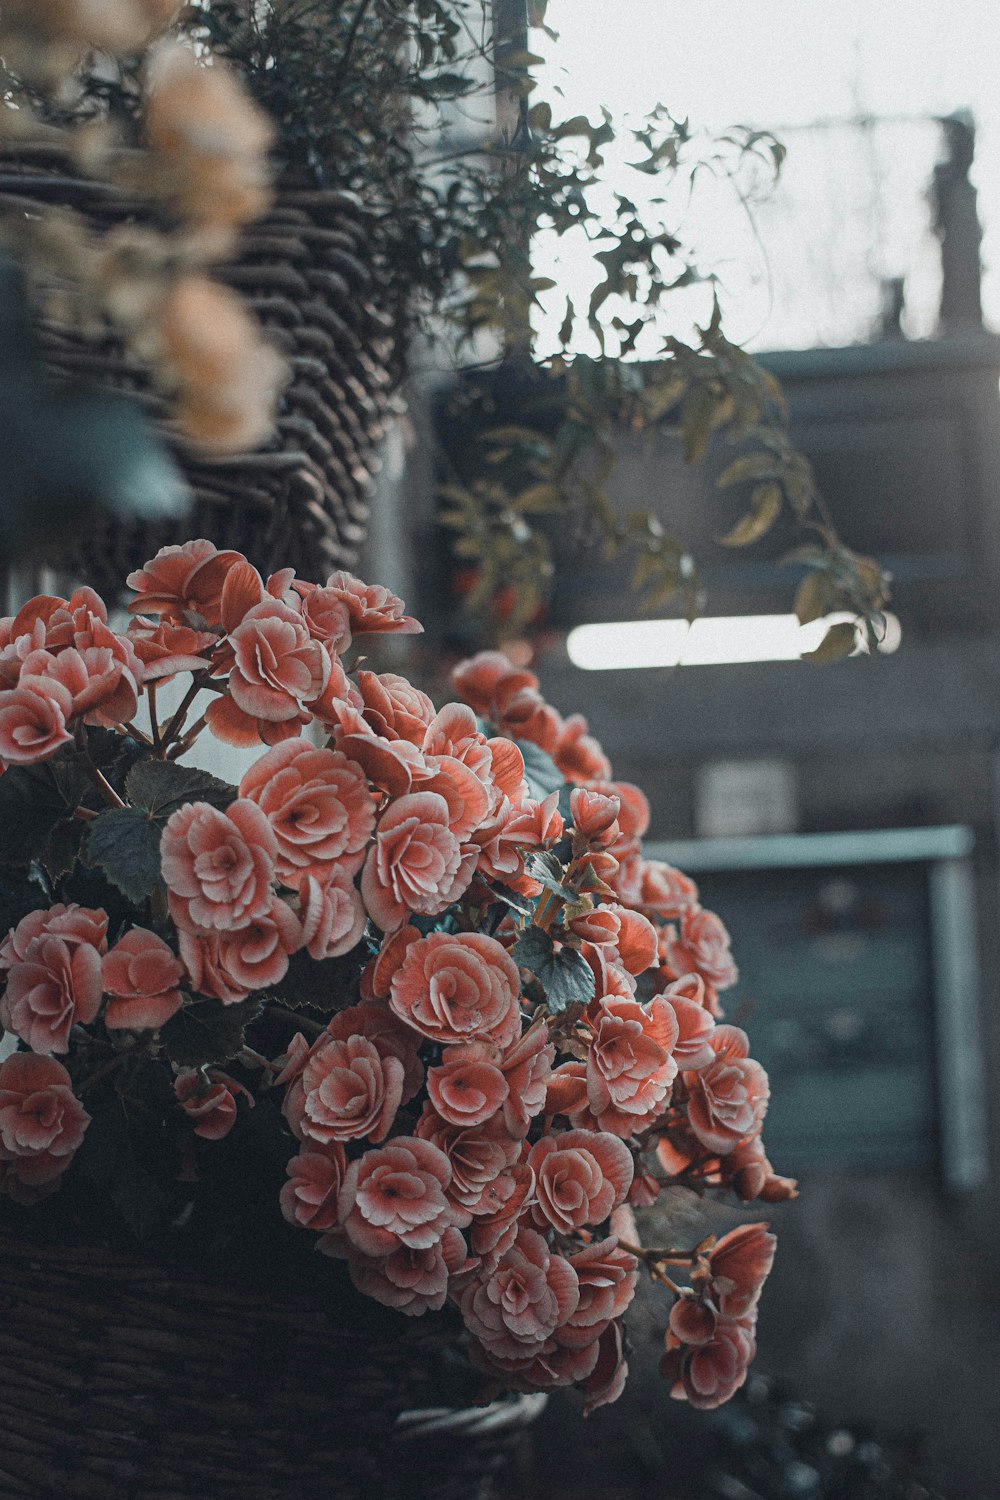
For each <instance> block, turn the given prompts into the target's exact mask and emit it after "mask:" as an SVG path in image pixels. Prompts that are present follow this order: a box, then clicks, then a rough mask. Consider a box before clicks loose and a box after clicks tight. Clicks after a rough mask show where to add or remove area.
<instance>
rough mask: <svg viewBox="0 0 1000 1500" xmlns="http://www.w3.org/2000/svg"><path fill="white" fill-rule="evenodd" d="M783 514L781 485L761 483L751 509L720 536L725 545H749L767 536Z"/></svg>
mask: <svg viewBox="0 0 1000 1500" xmlns="http://www.w3.org/2000/svg"><path fill="white" fill-rule="evenodd" d="M780 515H781V486H780V485H777V484H759V485H758V486H757V488H756V489H755V490H754V492H753V495H752V496H751V500H750V509H749V510H748V511H747V513H746V515H745V516H743V517H742V519H741V520H739V521H737V523H736V525H735V526H734V527H733V529H732V531H729V532H727V533H726V535H725V536H720V537H719V543H720V545H721V546H723V547H748V546H749V545H750V543H751V542H759V541H760V539H761V537H762V536H766V535H767V533H768V532H769V531H770V529H771V527H772V526H773V525H774V523H775V521H776V520H777V519H778V517H779V516H780Z"/></svg>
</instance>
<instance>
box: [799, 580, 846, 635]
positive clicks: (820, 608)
mask: <svg viewBox="0 0 1000 1500" xmlns="http://www.w3.org/2000/svg"><path fill="white" fill-rule="evenodd" d="M836 593H837V586H836V584H835V583H834V582H833V579H832V578H831V577H830V575H829V574H828V573H823V572H815V573H809V574H807V576H806V577H805V578H803V580H802V582H801V583H800V584H799V587H798V590H797V591H796V594H795V614H796V616H797V618H798V622H799V624H800V625H808V624H809V622H810V620H818V619H820V618H821V616H823V615H825V614H826V613H827V611H828V610H829V608H830V605H831V604H832V603H833V601H834V597H835V595H836Z"/></svg>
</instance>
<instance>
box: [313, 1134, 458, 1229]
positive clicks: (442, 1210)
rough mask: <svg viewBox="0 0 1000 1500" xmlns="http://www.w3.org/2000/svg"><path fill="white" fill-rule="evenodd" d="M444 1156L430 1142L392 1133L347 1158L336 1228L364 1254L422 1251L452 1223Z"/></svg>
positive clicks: (447, 1166) (449, 1173) (449, 1179)
mask: <svg viewBox="0 0 1000 1500" xmlns="http://www.w3.org/2000/svg"><path fill="white" fill-rule="evenodd" d="M450 1183H451V1166H450V1165H449V1162H448V1158H447V1157H446V1156H445V1155H444V1153H443V1152H442V1151H439V1150H438V1149H437V1147H436V1146H434V1145H432V1144H431V1143H430V1141H421V1140H417V1139H415V1138H413V1137H412V1136H396V1137H395V1139H394V1140H392V1141H390V1142H389V1144H388V1145H387V1146H379V1147H376V1148H374V1149H373V1150H371V1151H366V1152H365V1154H364V1155H363V1156H361V1157H359V1158H357V1160H355V1161H352V1162H351V1164H350V1166H349V1167H348V1169H347V1175H346V1177H345V1178H344V1186H343V1188H342V1189H341V1193H340V1208H339V1219H340V1227H341V1229H342V1230H343V1232H344V1234H345V1235H346V1237H347V1239H348V1241H349V1243H350V1244H351V1246H353V1248H354V1249H355V1250H360V1251H361V1253H362V1254H363V1255H371V1256H377V1257H380V1256H386V1255H391V1254H392V1253H393V1251H394V1250H398V1249H399V1247H400V1246H406V1248H407V1249H410V1250H427V1249H429V1248H430V1247H431V1246H432V1245H436V1244H437V1242H438V1241H439V1240H440V1239H442V1238H443V1236H444V1233H445V1230H446V1229H449V1228H451V1227H452V1225H454V1224H455V1222H456V1217H457V1216H456V1214H455V1211H454V1209H453V1208H452V1206H451V1204H450V1203H449V1202H448V1199H447V1197H446V1192H447V1189H448V1187H449V1185H450Z"/></svg>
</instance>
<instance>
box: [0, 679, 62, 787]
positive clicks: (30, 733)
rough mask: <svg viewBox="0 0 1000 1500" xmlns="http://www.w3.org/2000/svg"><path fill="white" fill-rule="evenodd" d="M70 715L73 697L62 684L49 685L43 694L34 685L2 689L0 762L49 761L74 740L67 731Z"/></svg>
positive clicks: (29, 763) (0, 698) (0, 697)
mask: <svg viewBox="0 0 1000 1500" xmlns="http://www.w3.org/2000/svg"><path fill="white" fill-rule="evenodd" d="M33 681H34V684H37V682H38V679H37V678H35V679H34V680H33ZM72 713H73V699H72V695H71V694H70V693H69V692H68V691H67V690H66V688H64V687H63V686H62V684H61V683H58V682H53V683H50V684H48V685H47V687H46V690H45V692H38V691H36V690H35V686H34V685H32V686H27V685H26V686H22V687H16V688H5V689H4V690H3V691H2V692H0V759H2V760H3V761H5V762H6V763H7V764H8V765H29V766H30V765H34V764H36V763H37V762H38V761H42V760H51V758H52V756H53V755H55V753H56V751H57V750H61V749H62V747H63V745H67V744H69V742H70V740H71V739H72V738H73V736H72V735H71V734H70V733H69V730H68V729H67V728H66V723H67V720H68V719H70V718H71V717H72Z"/></svg>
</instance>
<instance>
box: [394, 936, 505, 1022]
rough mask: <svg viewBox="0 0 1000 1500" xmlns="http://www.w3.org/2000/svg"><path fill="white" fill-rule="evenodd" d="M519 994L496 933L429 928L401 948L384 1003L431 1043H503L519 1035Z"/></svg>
mask: <svg viewBox="0 0 1000 1500" xmlns="http://www.w3.org/2000/svg"><path fill="white" fill-rule="evenodd" d="M519 996H520V976H519V975H518V971H517V965H516V964H515V963H514V961H513V959H512V958H511V957H510V955H509V954H508V953H507V951H506V949H505V948H504V947H503V945H502V944H501V943H498V942H497V940H496V938H491V937H487V936H486V934H485V933H481V932H460V933H455V934H454V935H452V934H451V933H447V932H432V933H430V934H429V935H428V936H427V937H425V938H421V939H420V940H419V941H418V942H415V943H411V944H410V945H409V947H408V948H407V950H406V954H405V956H404V958H403V962H402V963H401V964H400V966H399V968H398V969H397V970H396V972H395V974H394V975H393V976H392V986H391V996H390V1001H389V1003H390V1005H391V1006H392V1009H393V1010H394V1011H395V1012H396V1014H397V1015H398V1016H399V1017H400V1018H401V1019H402V1020H404V1021H405V1022H406V1023H407V1025H409V1026H412V1027H413V1028H414V1030H416V1031H419V1032H420V1033H421V1035H423V1036H426V1037H429V1038H430V1040H431V1041H432V1042H440V1043H442V1044H443V1045H444V1046H450V1045H451V1044H453V1043H455V1042H465V1041H489V1042H493V1043H494V1044H495V1045H497V1046H499V1047H506V1046H509V1045H510V1044H511V1043H512V1042H513V1041H514V1040H515V1039H516V1038H517V1036H518V1035H519V1034H520V1030H521V1009H520V1003H519Z"/></svg>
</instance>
